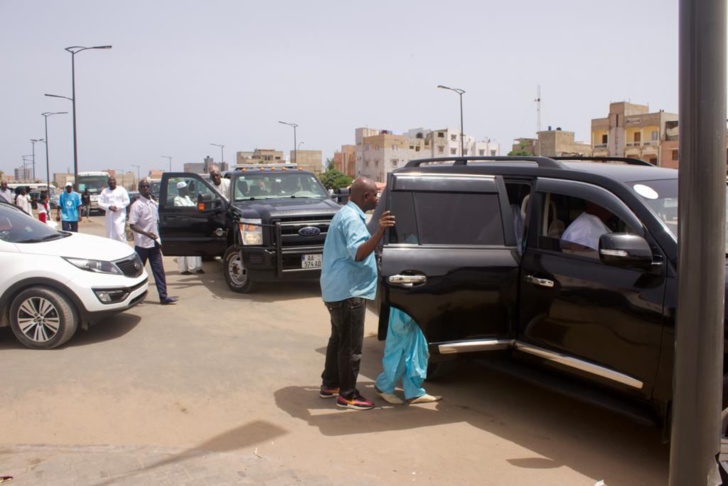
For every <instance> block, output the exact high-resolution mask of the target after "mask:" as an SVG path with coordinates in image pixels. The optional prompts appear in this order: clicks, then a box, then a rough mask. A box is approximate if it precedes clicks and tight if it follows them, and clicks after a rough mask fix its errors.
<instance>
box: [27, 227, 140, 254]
mask: <svg viewBox="0 0 728 486" xmlns="http://www.w3.org/2000/svg"><path fill="white" fill-rule="evenodd" d="M15 246H16V247H17V248H18V251H19V252H20V253H24V254H26V255H44V256H48V255H52V256H59V257H71V258H88V259H90V260H106V261H115V260H120V259H122V258H126V257H128V256H129V255H131V254H132V253H134V250H133V248H132V247H131V246H129V245H128V244H125V243H122V242H120V241H116V240H111V239H109V238H102V237H100V236H94V235H86V234H83V233H71V234H70V236H66V237H64V238H59V239H57V240H51V241H44V242H41V243H16V245H15Z"/></svg>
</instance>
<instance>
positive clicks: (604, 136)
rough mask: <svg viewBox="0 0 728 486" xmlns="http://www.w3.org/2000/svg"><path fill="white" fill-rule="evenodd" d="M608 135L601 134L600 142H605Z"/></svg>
mask: <svg viewBox="0 0 728 486" xmlns="http://www.w3.org/2000/svg"><path fill="white" fill-rule="evenodd" d="M608 137H609V136H608V135H602V143H607V140H608Z"/></svg>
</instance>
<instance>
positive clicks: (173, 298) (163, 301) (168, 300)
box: [159, 296, 179, 305]
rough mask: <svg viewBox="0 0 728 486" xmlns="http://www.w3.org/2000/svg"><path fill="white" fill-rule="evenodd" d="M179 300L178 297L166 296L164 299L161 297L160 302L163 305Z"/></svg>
mask: <svg viewBox="0 0 728 486" xmlns="http://www.w3.org/2000/svg"><path fill="white" fill-rule="evenodd" d="M178 300H179V298H178V297H173V296H171V297H166V298H164V299H160V301H159V303H160V304H162V305H169V304H175V303H176V302H177V301H178Z"/></svg>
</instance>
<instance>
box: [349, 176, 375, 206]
mask: <svg viewBox="0 0 728 486" xmlns="http://www.w3.org/2000/svg"><path fill="white" fill-rule="evenodd" d="M349 200H350V201H352V202H353V203H354V204H356V205H357V206H359V208H360V209H361V210H362V211H369V210H370V209H374V208H376V207H377V202H378V201H379V198H378V197H377V185H376V184H375V183H374V181H373V180H371V179H369V178H367V177H359V178H357V179H356V180H354V182H353V183H352V184H351V189H350V190H349Z"/></svg>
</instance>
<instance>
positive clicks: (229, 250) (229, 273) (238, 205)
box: [159, 168, 341, 293]
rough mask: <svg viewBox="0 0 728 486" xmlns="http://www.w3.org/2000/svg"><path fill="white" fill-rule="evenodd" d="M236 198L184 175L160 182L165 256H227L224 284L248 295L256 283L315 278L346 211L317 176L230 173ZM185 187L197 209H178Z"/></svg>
mask: <svg viewBox="0 0 728 486" xmlns="http://www.w3.org/2000/svg"><path fill="white" fill-rule="evenodd" d="M227 177H229V180H230V193H229V194H220V193H219V192H218V191H217V190H216V188H215V187H214V186H213V184H212V182H210V181H209V180H207V179H206V178H205V177H203V176H201V175H198V174H192V173H185V172H177V173H175V172H170V173H165V174H164V175H163V176H162V181H161V187H160V194H159V232H160V236H161V239H162V242H163V245H164V253H165V255H174V256H195V255H199V256H202V257H218V256H219V257H222V258H223V272H224V275H225V281H226V282H227V284H228V286H229V287H230V289H232V290H233V291H235V292H241V293H247V292H250V291H251V290H252V289H253V285H254V283H255V282H278V281H283V280H303V279H316V278H318V277H319V276H320V274H321V255H322V252H323V246H324V240H325V239H326V233H327V231H328V228H329V224H330V222H331V218H333V216H334V214H336V212H337V211H338V210H339V208H340V207H341V206H340V205H338V204H337V203H336V202H334V201H332V200H331V198H330V196H329V194H328V193H327V191H326V189H325V188H324V186H323V185H322V184H321V182H320V181H319V180H318V179H317V178H316V176H315V175H314V174H313V173H311V172H307V171H302V170H295V169H293V170H292V169H287V170H281V169H278V170H273V169H271V168H266V169H245V170H238V171H233V172H231V173H229V174H227ZM181 182H185V184H186V186H187V188H188V189H189V198H190V200H191V201H192V202H193V203H194V205H193V206H182V205H180V199H179V198H177V205H175V198H176V197H177V196H178V189H177V187H178V184H180V183H181Z"/></svg>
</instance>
